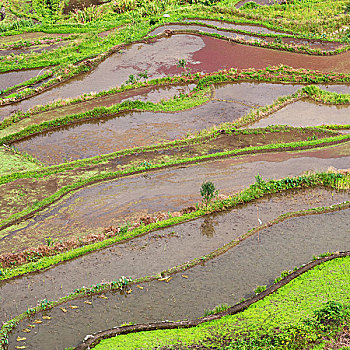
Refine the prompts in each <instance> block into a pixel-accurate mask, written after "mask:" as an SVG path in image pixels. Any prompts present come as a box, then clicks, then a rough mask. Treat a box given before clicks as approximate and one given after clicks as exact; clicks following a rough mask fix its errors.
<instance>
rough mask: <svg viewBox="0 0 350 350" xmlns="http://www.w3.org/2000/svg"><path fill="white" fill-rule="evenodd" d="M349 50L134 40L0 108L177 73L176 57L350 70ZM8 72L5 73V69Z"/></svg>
mask: <svg viewBox="0 0 350 350" xmlns="http://www.w3.org/2000/svg"><path fill="white" fill-rule="evenodd" d="M349 57H350V52H346V53H342V54H339V55H335V56H329V57H318V56H308V55H303V54H297V53H291V52H285V51H278V50H271V49H265V48H259V47H253V46H247V45H241V44H236V43H231V42H228V41H226V40H220V39H215V38H211V37H207V36H200V35H189V34H178V35H172V36H170V37H163V38H160V39H152V40H151V41H150V43H147V44H146V43H140V44H132V45H130V46H127V47H126V48H125V50H124V51H123V53H120V52H118V53H115V54H113V55H111V56H110V57H108V58H107V59H106V60H105V61H103V62H102V63H100V64H99V65H98V67H97V68H96V69H94V70H93V71H91V72H90V73H87V74H84V75H81V76H78V77H76V78H74V79H71V80H69V81H67V82H65V83H62V84H60V85H58V86H56V87H54V88H52V89H51V90H48V91H45V92H43V93H42V94H40V95H37V96H34V97H33V98H30V99H27V100H24V101H22V102H19V103H17V104H13V105H9V106H3V107H0V113H1V114H0V115H1V116H2V117H3V118H4V117H6V116H8V115H10V114H11V113H12V112H13V111H15V110H18V109H20V110H23V111H26V110H27V109H29V108H31V107H33V106H35V105H39V104H47V103H49V102H52V101H54V100H56V99H58V98H73V97H77V96H79V95H82V94H83V93H89V92H91V91H95V92H99V91H102V90H106V89H109V88H112V87H115V86H116V85H121V84H122V83H124V82H125V81H126V80H127V79H128V77H129V75H130V74H133V75H137V74H139V73H143V72H144V71H145V70H147V73H148V77H149V78H156V77H164V76H167V75H174V74H180V73H181V72H183V71H184V69H183V68H180V67H178V66H177V63H178V62H179V60H181V59H184V60H185V61H186V62H187V66H186V67H187V68H188V69H190V70H191V71H192V72H193V73H195V72H205V73H208V72H215V71H218V70H220V69H228V68H238V69H245V68H256V69H260V68H266V67H268V66H271V65H280V64H283V65H288V66H292V67H294V68H306V69H312V70H320V71H323V72H331V71H335V72H343V73H347V72H349V71H350V59H349ZM8 74H9V73H8Z"/></svg>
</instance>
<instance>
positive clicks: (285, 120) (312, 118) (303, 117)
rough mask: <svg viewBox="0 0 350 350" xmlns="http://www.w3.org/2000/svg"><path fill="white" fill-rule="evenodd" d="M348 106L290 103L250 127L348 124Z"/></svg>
mask: <svg viewBox="0 0 350 350" xmlns="http://www.w3.org/2000/svg"><path fill="white" fill-rule="evenodd" d="M349 123H350V105H343V106H328V105H324V104H321V103H317V102H313V101H311V100H304V101H298V102H295V103H292V104H290V105H288V106H286V107H284V108H283V109H281V110H279V111H277V112H276V113H274V114H272V115H270V116H268V117H267V118H264V119H261V120H260V121H258V122H257V123H254V124H252V125H251V126H250V127H254V128H256V127H266V126H267V125H276V124H280V125H281V124H283V125H291V126H319V125H323V124H340V125H344V124H349Z"/></svg>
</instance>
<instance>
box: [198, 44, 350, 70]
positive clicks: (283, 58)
mask: <svg viewBox="0 0 350 350" xmlns="http://www.w3.org/2000/svg"><path fill="white" fill-rule="evenodd" d="M202 39H203V41H204V43H205V47H204V48H203V49H201V50H199V51H196V52H195V53H194V54H193V60H198V61H199V62H206V64H204V63H202V64H201V67H203V70H206V71H215V70H217V64H218V63H219V64H220V66H222V67H234V68H238V69H246V68H256V69H261V68H266V67H268V66H278V65H280V64H283V65H287V66H291V67H294V68H306V69H311V70H320V71H323V72H332V71H333V72H343V73H348V72H350V51H348V52H345V53H342V54H339V55H335V56H321V57H320V56H309V55H304V54H298V53H292V52H286V51H278V50H271V49H265V48H260V47H254V46H248V45H241V44H235V43H229V42H226V41H223V40H220V39H214V38H208V37H203V38H202ZM215 66H216V69H215V68H214V67H215Z"/></svg>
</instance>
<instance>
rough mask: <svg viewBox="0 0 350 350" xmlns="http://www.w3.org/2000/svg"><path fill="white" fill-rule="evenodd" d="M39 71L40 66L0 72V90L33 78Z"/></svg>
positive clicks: (0, 111)
mask: <svg viewBox="0 0 350 350" xmlns="http://www.w3.org/2000/svg"><path fill="white" fill-rule="evenodd" d="M40 72H42V69H41V68H40V69H28V70H20V71H14V72H7V73H0V90H5V89H7V88H9V87H11V86H13V85H17V84H20V83H22V82H23V81H26V80H29V79H31V78H35V77H36V76H38V75H39V74H40ZM2 108H3V107H1V106H0V116H1V115H2ZM0 120H1V119H0Z"/></svg>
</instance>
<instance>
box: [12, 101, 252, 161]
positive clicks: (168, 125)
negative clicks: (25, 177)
mask: <svg viewBox="0 0 350 350" xmlns="http://www.w3.org/2000/svg"><path fill="white" fill-rule="evenodd" d="M249 109H250V108H249V107H247V106H243V105H240V104H235V103H230V102H221V101H220V102H219V101H209V102H208V103H207V104H205V105H202V106H200V107H198V108H195V109H193V110H187V111H183V112H177V113H155V112H127V113H121V114H118V115H117V116H113V117H110V118H103V119H99V120H92V121H88V122H82V123H79V124H72V125H70V126H67V127H65V128H60V129H58V130H53V131H49V132H46V133H43V134H40V135H38V136H33V137H31V138H29V139H27V140H23V141H19V142H17V143H16V147H18V148H19V149H20V150H21V151H25V152H27V153H29V154H33V155H35V156H36V157H37V158H38V159H40V160H41V161H43V162H45V163H46V164H55V163H56V164H57V163H61V162H64V161H70V160H75V159H80V158H89V157H92V156H96V155H99V154H106V153H111V152H115V151H118V150H122V149H125V148H132V147H137V146H146V145H151V144H155V143H159V142H163V141H170V140H175V139H179V138H183V137H185V136H186V134H187V133H188V132H196V131H199V130H202V129H206V128H209V127H212V126H215V125H218V124H220V123H223V122H231V121H233V120H235V119H238V118H240V117H242V116H243V115H244V114H246V113H247V112H248V111H249Z"/></svg>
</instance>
